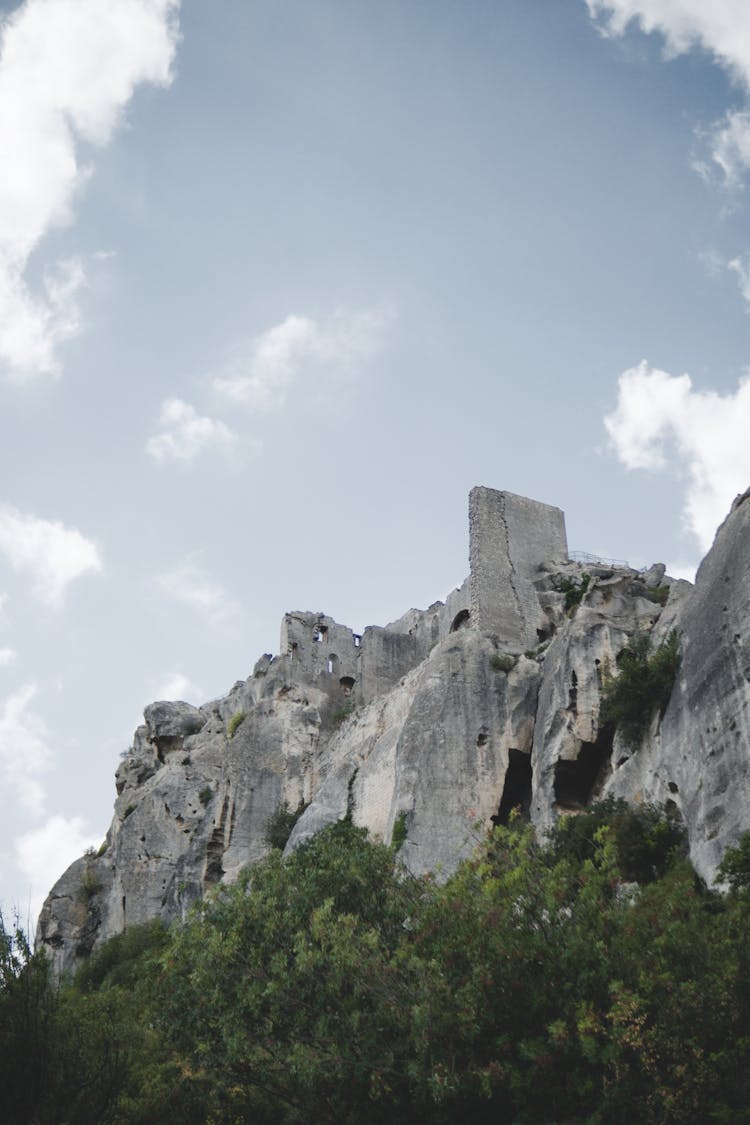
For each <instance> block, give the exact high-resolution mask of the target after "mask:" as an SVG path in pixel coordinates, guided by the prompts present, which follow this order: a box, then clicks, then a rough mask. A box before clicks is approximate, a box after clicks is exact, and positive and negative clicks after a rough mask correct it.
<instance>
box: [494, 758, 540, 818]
mask: <svg viewBox="0 0 750 1125" xmlns="http://www.w3.org/2000/svg"><path fill="white" fill-rule="evenodd" d="M513 809H518V810H519V811H520V813H521V816H522V817H523V818H524V820H528V819H529V817H530V815H531V755H530V754H524V753H523V751H522V750H512V749H511V750H509V751H508V768H507V770H506V771H505V782H504V783H503V796H502V799H501V801H500V807H499V809H498V810H497V813H496V814H495V816H493V817H492V818H491V819H492V823H493V824H507V823H508V821H509V820H510V814H511V813H512V812H513Z"/></svg>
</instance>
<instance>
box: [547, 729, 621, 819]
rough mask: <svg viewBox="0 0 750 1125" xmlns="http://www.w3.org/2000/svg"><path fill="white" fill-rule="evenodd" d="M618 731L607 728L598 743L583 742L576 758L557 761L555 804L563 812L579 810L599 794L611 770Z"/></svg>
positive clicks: (599, 735) (601, 733)
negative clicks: (613, 743) (615, 733)
mask: <svg viewBox="0 0 750 1125" xmlns="http://www.w3.org/2000/svg"><path fill="white" fill-rule="evenodd" d="M613 738H614V732H613V731H612V729H611V728H610V727H604V728H603V729H602V730H601V731H600V732H599V734H598V736H597V739H596V741H595V742H582V743H581V749H580V750H579V752H578V757H577V758H576V759H575V760H574V761H565V760H564V759H561V760H559V761H558V762H557V763H556V764H555V784H554V792H555V805H556V806H557V809H558V811H559V812H577V811H580V810H581V809H584V808H585V807H586V805H587V804H588V803H589V801H590V800H591V799H592V798H593V797H596V796H598V794H599V792H600V791H601V789H602V787H603V786H604V783H605V782H606V780H607V777H608V776H609V774H610V772H611V757H612V742H613Z"/></svg>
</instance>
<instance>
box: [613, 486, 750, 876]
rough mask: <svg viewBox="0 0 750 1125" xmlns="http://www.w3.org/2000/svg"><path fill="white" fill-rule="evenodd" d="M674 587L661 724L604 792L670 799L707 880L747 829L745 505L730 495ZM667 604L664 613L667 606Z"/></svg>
mask: <svg viewBox="0 0 750 1125" xmlns="http://www.w3.org/2000/svg"><path fill="white" fill-rule="evenodd" d="M679 586H680V587H683V589H682V590H681V591H680V592H679V593H680V597H679V601H678V603H677V604H676V605H674V612H673V614H672V615H671V618H670V619H668V620H665V621H664V622H660V631H661V633H662V634H663V633H664V631H665V629H666V628H668V627H672V626H674V627H676V628H677V629H678V631H679V634H680V646H681V652H682V659H681V662H680V668H679V672H678V677H677V683H676V685H675V689H674V691H673V692H672V698H671V699H670V702H669V706H668V708H667V710H666V713H665V715H664V718H663V721H662V722H661V725H660V727H658V726H656V724H654V726H653V729H652V730H651V731H650V732H649V735H648V736H647V737H646V738H645V739H644V744H643V746H642V747H641V748H640V749H639V750H638V753H637V754H634V755H633V757H632V758H631V759H630V760H629V761H628V762H627V763H626V764H625V766H623V768H622V769H621V770H620V771H618V776H617V777H616V782H614V781H613V784H612V785H611V790H612V792H613V793H616V794H617V795H620V796H624V797H626V798H628V799H634V798H638V799H642V800H648V801H654V802H656V803H658V804H662V805H663V804H666V803H667V802H670V803H671V804H672V805H673V806H676V808H677V809H679V811H680V812H681V814H682V816H683V818H684V820H685V823H686V824H687V826H688V831H689V837H690V855H691V859H692V861H693V863H694V865H695V867H696V869H697V870H698V872H699V873H700V874H701V875H702V876H703V877H704V878H706V879H707V880H711V879H712V878H713V876H714V873H715V871H716V867H717V865H718V864H719V862H720V860H721V857H722V855H723V853H724V851H725V849H726V848H727V847H728V846H730V845H734V844H736V842H737V840H738V839H739V837H740V836H741V835H742V833H743V832H747V831H748V830H750V502H748V497H747V494H745V496H743V497H739V498H738V500H737V501H735V505H734V507H733V509H732V511H731V513H730V514H729V516H728V517H727V519H726V520H725V522H724V523H723V524H722V526H721V527H720V528H719V531H718V532H717V535H716V539H715V541H714V545H713V547H712V549H711V551H710V552H709V553H708V555H707V556H706V558H705V559H704V560H703V563H702V564H701V566H700V568H699V570H698V574H697V576H696V583H695V588H694V589H693V588H691V587H688V588H687V589H684V587H687V584H686V583H679ZM672 602H673V598H670V602H668V603H667V607H666V609H665V614H664V616H665V618H667V617H668V614H669V610H670V609H671V608H672V604H671V603H672Z"/></svg>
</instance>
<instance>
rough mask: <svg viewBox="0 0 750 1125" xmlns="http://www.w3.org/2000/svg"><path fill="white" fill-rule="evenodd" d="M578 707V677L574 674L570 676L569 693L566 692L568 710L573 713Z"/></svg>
mask: <svg viewBox="0 0 750 1125" xmlns="http://www.w3.org/2000/svg"><path fill="white" fill-rule="evenodd" d="M577 706H578V676H577V675H576V674H575V672H571V674H570V691H569V692H568V710H569V711H575V710H576V708H577Z"/></svg>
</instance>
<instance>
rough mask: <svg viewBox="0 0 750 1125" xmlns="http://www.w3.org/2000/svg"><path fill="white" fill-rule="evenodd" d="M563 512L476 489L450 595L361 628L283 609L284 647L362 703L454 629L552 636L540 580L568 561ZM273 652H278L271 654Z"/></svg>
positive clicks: (518, 640) (526, 637)
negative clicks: (460, 578)
mask: <svg viewBox="0 0 750 1125" xmlns="http://www.w3.org/2000/svg"><path fill="white" fill-rule="evenodd" d="M568 561H569V560H568V546H567V540H566V535H565V515H564V513H563V512H562V511H561V510H560V509H559V508H553V507H552V506H551V505H549V504H542V503H540V502H539V501H537V500H529V499H527V498H526V497H525V496H516V495H515V494H514V493H512V492H499V491H497V490H496V489H493V488H474V489H472V491H471V493H470V495H469V564H470V574H469V577H468V578H467V579H466V581H465V582H464V583H463V585H462V586H460V587H459V588H458V589H457V590H454V591H453V592H452V593H451V594H449V595H448V597H447V598H446V600H445V603H443V602H435V603H434V605H432V606H430V608H429V609H428V610H425V611H422V612H420V611H418V610H414V609H412V610H409V612H408V613H406V614H404V616H403V617H401V618H399V620H398V621H394V622H392V623H391V624H390V625H387V626H385V627H380V626H368V628H366V629H365V631H364V633H363V634H362V635H359V634H357V633H353V632H352V631H351V630H350V629H348V628H347V627H346V626H344V625H339V624H337V622H335V621H334V620H333V619H332V618H330V617H327V616H326V615H325V614H322V613H301V612H295V613H286V614H285V615H284V618H283V621H282V623H281V643H280V649H279V651H280V652H281V653H282V654H284V655H286V656H287V657H288V658H289V660H290V661H291V662H292V667H293V669H294V671H295V674H296V675H297V676H298V677H302V678H309V677H312V679H313V680H318V679H322V681H323V682H326V684H327V687H328V690H331V689H332V690H333V691H335V690H336V687H337V685H338V687H339V688H340V689H341V693H342V695H343V696H346V697H349V696H352V695H353V696H354V698H355V699H356V701H357V702H358V703H366V702H370V701H371V700H372V699H374V698H375V697H376V696H377V695H379V694H381V692H382V691H386V690H388V689H389V688H391V687H392V686H393V685H394V683H396V682H397V681H398V680H400V679H401V677H402V676H404V675H406V673H407V672H408V671H410V670H411V669H412V668H414V667H415V666H416V665H417V664H419V663H421V662H422V661H423V660H426V659H427V657H428V655H429V653H430V651H431V650H432V649H433V648H434V646H435V645H436V644H437V643H438V642H439V641H442V640H444V639H445V637H446V636H448V634H449V633H455V632H456V631H457V630H458V629H461V628H465V627H471V628H474V629H478V630H480V631H481V632H487V633H492V634H495V635H497V637H498V638H500V639H501V640H502V642H503V647H504V649H505V651H507V652H513V653H520V652H523V651H524V650H525V649H528V648H531V647H533V646H534V645H536V644H538V643H539V642H540V640H544V639H546V638H547V636H548V635H549V630H550V621H549V618H548V617H547V615H546V614H545V612H544V610H543V609H542V607H541V605H540V602H539V597H538V595H537V591H536V589H535V587H534V580H535V579H537V578H538V576H539V573H540V568H543V567H549V565H550V564H553V565H554V566H561V565H565V564H567V563H568ZM266 659H267V660H269V661H270V660H272V659H273V658H272V657H270V656H269V657H267V658H266Z"/></svg>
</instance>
